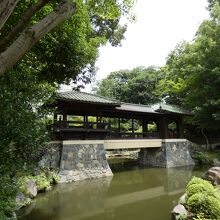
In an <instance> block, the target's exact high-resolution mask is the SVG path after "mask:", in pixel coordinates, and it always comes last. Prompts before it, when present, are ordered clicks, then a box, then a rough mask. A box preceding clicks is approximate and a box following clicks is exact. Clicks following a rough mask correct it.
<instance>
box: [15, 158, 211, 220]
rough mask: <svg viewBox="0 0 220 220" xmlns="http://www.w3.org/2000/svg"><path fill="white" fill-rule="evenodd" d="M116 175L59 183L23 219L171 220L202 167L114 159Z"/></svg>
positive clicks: (34, 203)
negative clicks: (142, 164) (154, 165)
mask: <svg viewBox="0 0 220 220" xmlns="http://www.w3.org/2000/svg"><path fill="white" fill-rule="evenodd" d="M110 166H111V168H112V170H113V173H114V176H113V177H109V178H101V179H96V180H86V181H81V182H76V183H70V184H60V185H58V186H56V187H54V189H53V190H51V191H50V192H48V193H46V194H40V195H39V196H37V198H36V199H35V200H34V201H33V203H32V204H31V205H30V206H29V207H27V208H25V209H23V210H22V211H21V213H19V214H20V218H19V219H21V220H105V219H106V220H108V219H112V220H170V219H171V214H170V212H171V210H172V208H173V206H174V205H175V204H176V203H177V201H178V199H179V197H180V196H181V194H182V193H183V192H184V189H185V186H186V184H187V182H188V181H189V180H190V178H191V177H192V176H193V175H194V176H201V173H202V172H203V171H204V170H206V169H207V167H206V168H201V167H195V168H193V167H189V166H188V167H180V168H169V169H165V168H143V167H142V168H140V167H139V166H138V165H137V164H136V162H135V161H132V160H121V159H117V160H111V161H110Z"/></svg>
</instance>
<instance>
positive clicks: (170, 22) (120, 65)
mask: <svg viewBox="0 0 220 220" xmlns="http://www.w3.org/2000/svg"><path fill="white" fill-rule="evenodd" d="M206 8H207V0H137V3H136V6H135V13H136V17H137V21H136V23H129V24H128V29H127V32H126V34H125V38H126V39H125V40H123V41H122V47H112V46H111V45H109V44H108V45H106V46H104V47H101V48H100V49H99V59H98V61H97V63H96V66H97V67H98V69H99V70H98V72H97V75H96V79H97V80H100V79H103V78H105V77H106V76H107V75H108V74H109V73H111V72H113V71H117V70H121V69H133V68H135V67H138V66H145V67H147V66H151V65H154V66H163V65H164V64H165V61H166V57H167V56H168V54H169V53H170V52H171V51H172V50H173V49H174V48H175V46H176V45H177V44H178V43H179V42H181V41H183V40H186V41H191V40H193V38H194V36H195V33H196V30H197V29H198V27H199V25H200V24H201V22H202V21H203V20H205V19H207V18H208V17H209V13H208V11H207V9H206Z"/></svg>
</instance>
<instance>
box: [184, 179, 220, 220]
mask: <svg viewBox="0 0 220 220" xmlns="http://www.w3.org/2000/svg"><path fill="white" fill-rule="evenodd" d="M186 192H187V196H188V198H187V206H188V210H189V212H190V213H191V214H192V215H193V216H194V217H195V219H201V218H202V217H204V219H219V218H220V195H219V194H218V192H217V191H216V190H215V188H214V187H213V186H212V184H211V183H210V182H208V181H207V180H203V179H201V178H198V177H193V178H192V180H191V181H190V182H189V183H188V185H187V187H186Z"/></svg>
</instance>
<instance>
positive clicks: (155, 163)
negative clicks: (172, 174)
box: [139, 139, 195, 168]
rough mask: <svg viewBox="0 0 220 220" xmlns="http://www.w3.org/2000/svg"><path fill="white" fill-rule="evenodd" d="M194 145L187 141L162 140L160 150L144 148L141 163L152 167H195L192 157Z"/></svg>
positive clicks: (140, 155)
mask: <svg viewBox="0 0 220 220" xmlns="http://www.w3.org/2000/svg"><path fill="white" fill-rule="evenodd" d="M191 147H192V143H191V142H190V141H188V140H186V139H165V140H162V146H161V147H160V148H156V147H155V148H142V149H141V151H140V153H139V163H140V164H142V165H145V166H150V167H167V168H169V167H179V166H188V165H195V163H194V161H193V159H192V158H191V155H190V148H191Z"/></svg>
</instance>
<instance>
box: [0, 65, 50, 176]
mask: <svg viewBox="0 0 220 220" xmlns="http://www.w3.org/2000/svg"><path fill="white" fill-rule="evenodd" d="M19 70H20V71H19V72H18V70H13V71H11V72H10V73H9V74H8V75H7V76H5V77H2V78H1V79H0V133H1V136H0V148H1V151H0V161H1V164H0V175H4V174H7V175H12V176H14V175H15V174H16V172H18V171H19V170H21V171H23V170H25V169H28V167H29V165H31V164H33V163H34V161H35V160H34V159H35V153H36V152H37V150H38V149H39V148H40V147H44V146H45V144H46V141H47V140H48V134H47V131H46V126H45V124H44V117H45V115H46V114H48V111H45V110H43V109H42V105H43V103H45V102H47V101H49V100H50V98H51V97H52V94H53V91H54V89H53V87H51V86H50V85H48V84H46V83H39V81H38V80H37V79H36V77H35V76H33V75H32V74H31V73H29V72H24V70H23V69H22V68H20V69H19ZM6 158H7V159H6Z"/></svg>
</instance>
